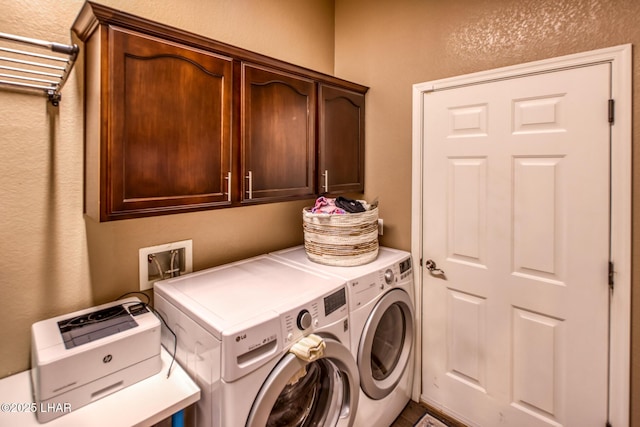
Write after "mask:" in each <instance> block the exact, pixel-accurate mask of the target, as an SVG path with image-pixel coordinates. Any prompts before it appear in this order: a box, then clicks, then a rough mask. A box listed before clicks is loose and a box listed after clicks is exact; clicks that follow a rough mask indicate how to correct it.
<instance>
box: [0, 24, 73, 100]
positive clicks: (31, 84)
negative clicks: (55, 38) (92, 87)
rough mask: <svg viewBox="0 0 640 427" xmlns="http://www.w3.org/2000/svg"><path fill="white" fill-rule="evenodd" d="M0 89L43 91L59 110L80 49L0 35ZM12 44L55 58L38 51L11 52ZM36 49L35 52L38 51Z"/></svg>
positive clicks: (12, 49)
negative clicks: (61, 93) (63, 92)
mask: <svg viewBox="0 0 640 427" xmlns="http://www.w3.org/2000/svg"><path fill="white" fill-rule="evenodd" d="M0 41H4V42H9V43H8V46H4V44H5V43H2V44H3V45H0V85H3V86H12V87H19V88H23V89H35V90H39V91H43V92H44V94H45V95H46V96H47V97H48V98H49V101H50V102H51V104H52V105H54V106H56V107H57V106H58V104H59V103H60V99H61V95H60V90H61V89H62V86H63V85H64V83H65V81H66V80H67V77H68V76H69V73H70V72H71V69H72V68H73V64H75V62H76V58H77V57H78V52H79V51H80V48H78V46H77V45H75V44H73V45H65V44H60V43H53V42H48V41H44V40H38V39H32V38H28V37H21V36H15V35H12V34H7V33H0ZM13 44H24V45H29V46H33V47H35V48H37V49H47V50H49V51H51V52H53V53H54V54H57V55H44V54H42V53H38V52H37V51H35V50H34V51H27V50H21V49H14V48H13ZM37 49H36V50H37Z"/></svg>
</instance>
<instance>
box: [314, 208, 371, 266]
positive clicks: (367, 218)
mask: <svg viewBox="0 0 640 427" xmlns="http://www.w3.org/2000/svg"><path fill="white" fill-rule="evenodd" d="M302 219H303V230H304V248H305V251H306V252H307V256H308V257H309V259H310V260H311V261H314V262H317V263H320V264H325V265H335V266H354V265H362V264H366V263H369V262H371V261H373V260H375V259H376V257H377V256H378V208H377V207H374V208H372V209H370V210H367V211H364V212H360V213H347V214H342V215H336V214H324V213H312V212H311V208H304V209H303V210H302Z"/></svg>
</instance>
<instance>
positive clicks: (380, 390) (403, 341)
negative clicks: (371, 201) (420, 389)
mask: <svg viewBox="0 0 640 427" xmlns="http://www.w3.org/2000/svg"><path fill="white" fill-rule="evenodd" d="M271 255H272V256H274V257H276V258H278V259H282V260H285V261H286V262H289V263H290V264H291V265H297V266H301V267H304V268H307V269H308V270H309V271H317V272H323V273H325V274H327V273H328V274H331V275H333V276H335V277H339V278H341V279H343V280H346V281H347V288H348V291H349V306H350V315H349V316H350V321H351V351H352V353H353V355H354V357H355V358H356V361H357V363H358V370H359V373H360V402H359V404H358V413H357V414H356V422H355V424H354V425H356V426H362V427H365V426H366V427H388V426H389V425H391V423H392V422H393V420H395V418H396V417H397V416H398V415H399V414H400V413H401V412H402V409H403V408H404V407H405V406H406V404H407V402H409V400H410V399H411V389H412V386H413V374H414V349H413V341H414V323H415V319H414V297H413V294H414V292H413V269H412V263H411V254H409V253H408V252H405V251H400V250H397V249H391V248H386V247H380V249H379V252H378V257H377V258H376V260H374V261H372V262H371V263H368V264H365V265H360V266H354V267H336V266H327V265H322V264H318V263H315V262H313V261H311V260H309V258H308V257H307V255H306V252H305V250H304V247H303V246H296V247H293V248H289V249H284V250H281V251H278V252H274V253H272V254H271Z"/></svg>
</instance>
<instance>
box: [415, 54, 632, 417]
mask: <svg viewBox="0 0 640 427" xmlns="http://www.w3.org/2000/svg"><path fill="white" fill-rule="evenodd" d="M631 51H632V47H631V44H626V45H620V46H614V47H611V48H605V49H599V50H594V51H589V52H583V53H577V54H573V55H567V56H561V57H557V58H551V59H545V60H541V61H535V62H528V63H524V64H519V65H514V66H509V67H503V68H498V69H494V70H488V71H482V72H478V73H472V74H466V75H462V76H457V77H451V78H446V79H441V80H433V81H428V82H424V83H417V84H415V85H413V107H412V111H413V117H412V141H413V142H412V162H411V166H412V190H411V202H412V204H411V205H412V207H411V255H412V256H413V259H414V262H415V264H418V265H420V269H419V270H418V271H416V272H415V274H414V277H415V281H414V285H415V297H416V299H415V300H416V306H417V307H416V312H415V318H416V328H415V331H416V337H415V344H416V345H415V351H416V353H415V354H416V357H415V363H416V365H415V370H414V372H415V374H414V386H413V393H412V398H413V399H414V400H416V401H419V400H420V394H421V383H422V283H423V275H424V269H423V268H422V253H423V248H422V217H423V209H422V207H423V203H424V200H423V191H424V188H423V185H422V184H423V176H424V169H423V153H424V151H423V143H424V141H423V130H424V124H423V121H422V117H423V114H422V112H423V109H424V105H423V94H424V93H428V92H433V91H437V90H444V89H453V88H456V87H461V86H468V85H474V84H481V83H489V82H493V81H498V80H504V79H513V78H518V77H524V76H530V75H535V74H541V73H549V72H554V71H559V70H563V69H570V68H576V67H584V66H589V65H595V64H601V63H609V64H610V65H611V96H612V98H613V99H614V100H615V121H614V124H613V125H612V126H611V127H610V129H611V193H610V196H611V219H610V221H611V237H610V238H611V242H610V260H611V261H612V262H613V263H614V266H615V270H614V279H615V285H614V292H613V294H612V295H611V301H610V340H609V402H608V407H609V421H610V422H611V423H612V425H614V426H615V425H628V424H629V408H630V401H629V399H630V375H631V370H630V360H631V194H632V193H631V166H632V159H631V147H632V135H631V131H632V130H631V125H632V110H631V102H632V83H631V77H632V62H631ZM606 285H607V284H606V282H603V286H606ZM418 303H420V306H418Z"/></svg>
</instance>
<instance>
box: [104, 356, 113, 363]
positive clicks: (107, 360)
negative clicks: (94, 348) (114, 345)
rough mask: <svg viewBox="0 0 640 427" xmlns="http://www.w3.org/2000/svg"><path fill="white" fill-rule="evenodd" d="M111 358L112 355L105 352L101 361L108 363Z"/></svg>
mask: <svg viewBox="0 0 640 427" xmlns="http://www.w3.org/2000/svg"><path fill="white" fill-rule="evenodd" d="M111 359H113V356H111V355H110V354H107V355H106V356H105V357H103V358H102V363H109V362H111Z"/></svg>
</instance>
